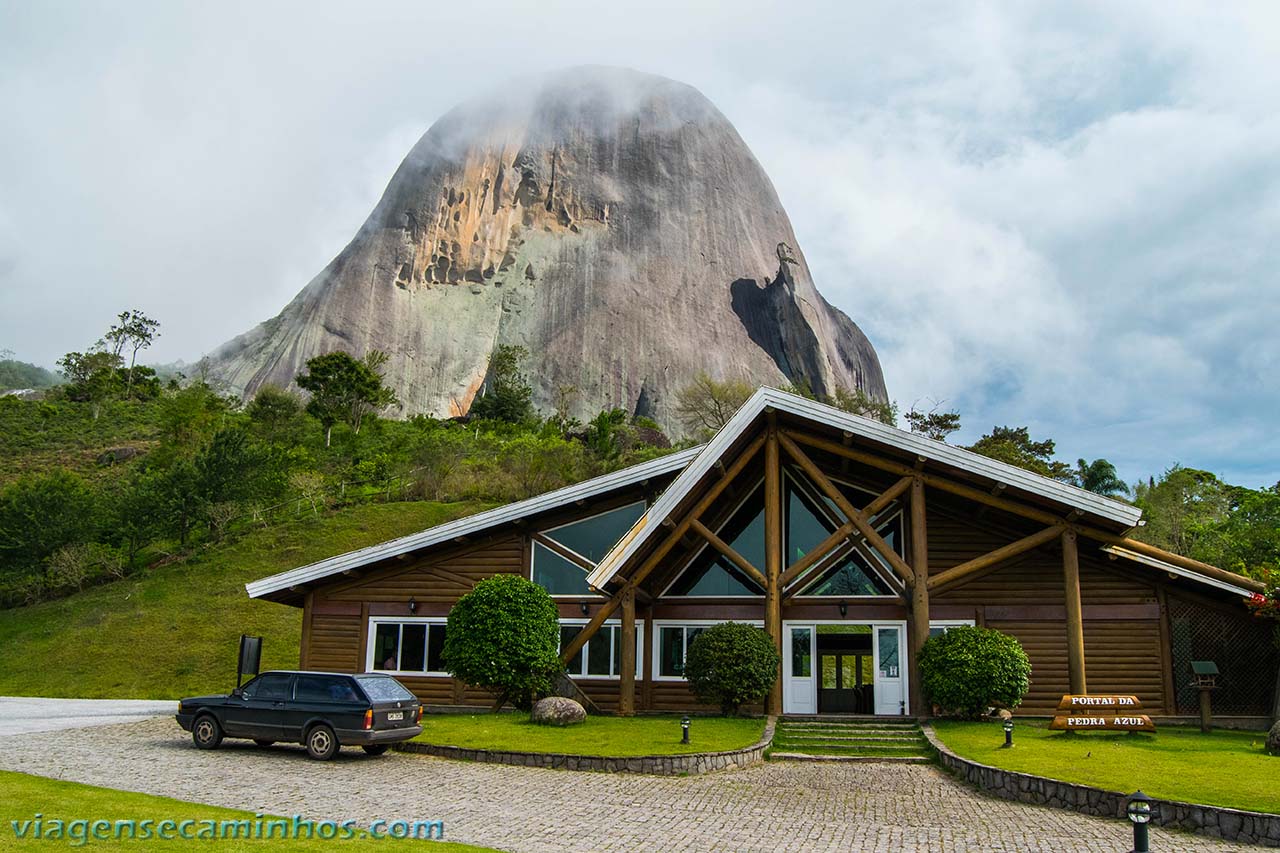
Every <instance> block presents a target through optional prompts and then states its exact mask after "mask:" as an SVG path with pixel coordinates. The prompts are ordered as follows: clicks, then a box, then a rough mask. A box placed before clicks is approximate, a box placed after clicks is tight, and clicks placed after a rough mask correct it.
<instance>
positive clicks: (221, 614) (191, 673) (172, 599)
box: [0, 501, 485, 699]
mask: <svg viewBox="0 0 1280 853" xmlns="http://www.w3.org/2000/svg"><path fill="white" fill-rule="evenodd" d="M484 508H485V507H484V505H481V504H474V503H455V504H441V503H433V502H427V501H414V502H405V503H390V504H369V505H365V506H355V507H349V508H347V509H343V510H341V511H337V512H333V513H331V514H327V515H321V516H320V517H318V518H315V517H309V516H306V515H303V516H302V517H300V518H298V519H295V520H291V521H289V522H287V523H284V524H277V525H275V526H273V527H271V528H269V529H262V530H257V531H254V532H252V533H249V534H246V535H244V536H242V537H240V538H238V539H236V540H235V541H233V542H229V543H226V544H223V545H219V546H212V547H209V548H206V549H201V550H200V551H197V552H196V554H195V555H193V556H191V557H188V558H186V559H184V560H180V561H175V562H173V563H170V564H168V565H163V566H158V567H156V568H152V569H148V570H146V571H144V572H142V573H139V574H137V575H133V576H131V577H128V578H126V579H124V580H121V581H116V582H114V583H110V584H106V585H103V586H98V587H93V588H91V589H87V590H85V591H84V592H81V593H77V594H76V595H73V596H71V597H70V598H65V599H60V600H58V601H50V602H45V603H43V604H37V605H33V606H30V607H19V608H16V609H13V610H0V695H8V696H72V697H81V698H86V699H118V698H128V699H176V698H180V697H182V696H192V695H197V694H201V693H208V692H210V691H226V690H229V689H231V687H234V686H235V677H236V649H237V643H238V640H239V636H240V634H242V633H245V634H251V635H258V636H261V637H263V651H262V666H263V668H265V669H270V668H291V667H297V665H298V645H299V641H300V639H301V632H302V611H301V609H300V608H296V607H287V606H285V605H283V604H274V603H271V602H267V601H254V600H251V599H250V598H249V597H248V595H246V594H245V591H244V584H245V582H246V581H251V580H256V579H258V578H261V577H265V576H267V575H270V574H274V573H276V572H280V571H284V570H286V569H292V568H296V567H298V566H303V565H306V564H307V563H311V562H314V561H316V560H320V559H323V558H325V557H331V556H334V555H335V554H340V553H343V552H345V551H350V550H353V549H355V548H361V547H364V546H366V545H373V544H376V543H378V542H382V541H384V540H387V539H392V538H394V537H397V536H404V535H406V534H408V533H412V532H415V531H418V530H423V529H425V528H427V527H431V526H433V525H436V524H441V523H443V522H445V521H450V520H452V519H454V518H458V517H459V516H462V515H468V514H470V513H473V512H477V511H479V510H481V509H484Z"/></svg>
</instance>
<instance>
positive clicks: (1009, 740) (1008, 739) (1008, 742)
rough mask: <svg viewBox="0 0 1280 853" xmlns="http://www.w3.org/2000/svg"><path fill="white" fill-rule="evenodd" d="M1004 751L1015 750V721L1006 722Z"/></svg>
mask: <svg viewBox="0 0 1280 853" xmlns="http://www.w3.org/2000/svg"><path fill="white" fill-rule="evenodd" d="M1003 748H1004V749H1012V748H1013V720H1005V721H1004V747H1003Z"/></svg>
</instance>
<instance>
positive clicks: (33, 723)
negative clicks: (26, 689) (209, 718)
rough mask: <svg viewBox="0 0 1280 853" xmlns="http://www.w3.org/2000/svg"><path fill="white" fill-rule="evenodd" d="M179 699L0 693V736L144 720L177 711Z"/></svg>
mask: <svg viewBox="0 0 1280 853" xmlns="http://www.w3.org/2000/svg"><path fill="white" fill-rule="evenodd" d="M177 707H178V700H176V699H175V700H173V701H172V702H155V701H152V700H149V699H33V698H27V697H22V696H0V737H3V736H5V735H20V734H27V733H29V732H52V731H58V730H60V729H75V728H82V727H84V726H100V725H103V724H105V723H126V722H132V721H137V720H145V719H147V718H149V717H154V716H156V715H157V714H173V713H176V711H177Z"/></svg>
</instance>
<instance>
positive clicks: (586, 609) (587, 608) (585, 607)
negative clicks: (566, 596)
mask: <svg viewBox="0 0 1280 853" xmlns="http://www.w3.org/2000/svg"><path fill="white" fill-rule="evenodd" d="M580 606H581V607H582V615H583V616H586V615H587V614H588V613H590V612H591V607H590V606H589V605H588V604H587V603H586V602H585V601H584V602H582V603H581V604H580Z"/></svg>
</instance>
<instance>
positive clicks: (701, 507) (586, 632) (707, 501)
mask: <svg viewBox="0 0 1280 853" xmlns="http://www.w3.org/2000/svg"><path fill="white" fill-rule="evenodd" d="M764 444H765V436H764V435H763V434H762V435H759V436H757V437H756V439H755V441H753V442H751V443H750V444H749V445H747V447H746V448H745V449H744V450H743V451H742V455H740V456H739V457H738V458H737V459H736V460H734V463H733V464H732V465H730V466H729V471H728V473H727V474H725V476H723V477H721V478H720V479H719V480H718V481H717V482H716V483H715V484H714V485H712V486H711V488H710V489H708V490H707V493H706V494H705V495H703V496H702V499H701V500H699V501H698V502H697V503H696V504H694V507H693V509H692V510H691V511H690V512H689V514H688V515H687V516H685V519H684V521H682V522H680V523H679V524H677V525H676V527H675V529H674V530H672V531H671V533H669V534H668V535H667V537H666V539H664V540H663V541H662V542H661V543H660V544H659V545H658V547H657V548H656V549H654V552H653V553H652V554H650V555H649V558H648V559H647V560H645V561H644V562H643V563H641V564H640V567H639V568H637V569H636V570H635V571H634V572H633V573H632V575H631V579H630V580H627V581H624V583H623V586H622V589H621V590H619V591H618V592H616V593H614V594H613V595H612V596H610V597H609V598H608V599H607V600H606V601H605V602H604V604H603V605H601V607H600V610H599V611H598V612H597V613H596V615H595V616H593V617H592V618H591V621H590V622H588V623H587V624H586V625H584V626H583V628H582V630H581V631H579V632H578V635H577V636H576V637H574V638H573V640H572V641H571V642H570V643H569V645H568V646H567V647H566V648H564V649H562V650H561V652H560V660H562V661H564V662H565V663H568V662H569V661H571V660H573V658H574V655H576V654H577V653H578V652H580V651H582V647H583V646H585V645H586V644H587V642H588V641H589V640H590V639H591V638H592V637H594V636H595V634H596V632H597V631H599V630H600V626H601V625H603V624H604V623H605V620H606V619H608V618H609V617H610V616H612V615H613V612H614V611H615V610H617V609H618V607H619V605H621V604H622V601H621V599H620V598H619V595H621V593H622V592H623V591H625V590H626V589H627V588H628V587H630V588H631V589H633V590H634V589H636V588H638V587H639V586H640V584H641V583H642V582H643V581H644V579H645V578H646V577H648V576H649V573H650V572H652V571H653V570H654V568H655V567H657V565H658V564H659V563H661V562H662V560H663V558H665V557H666V556H667V554H669V553H671V549H672V548H674V547H675V546H676V543H678V542H679V541H680V539H681V538H682V537H683V536H684V535H685V533H687V532H688V531H689V526H690V524H691V522H692V521H693V520H694V519H696V518H698V517H700V516H701V515H702V513H704V512H706V510H707V508H708V507H710V506H711V504H712V503H714V502H715V500H716V498H718V497H720V493H721V492H723V491H724V490H725V489H726V488H727V487H728V485H729V484H730V483H732V482H733V481H734V479H735V478H737V476H738V475H739V474H741V473H742V470H743V469H744V468H746V467H747V465H748V464H749V463H750V462H751V460H752V459H754V458H755V455H756V454H757V453H759V452H760V448H762V447H764Z"/></svg>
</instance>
